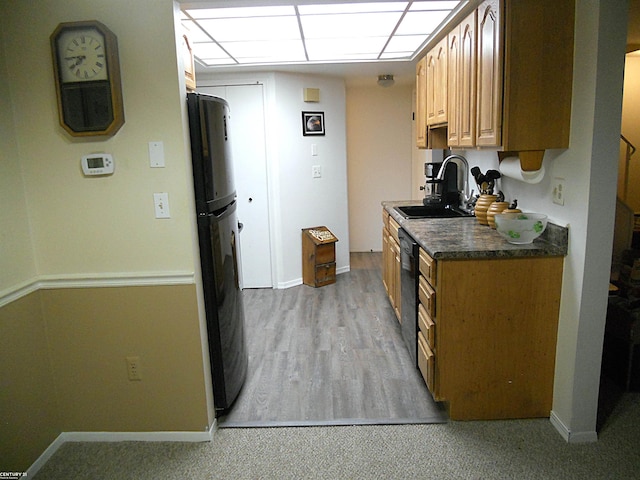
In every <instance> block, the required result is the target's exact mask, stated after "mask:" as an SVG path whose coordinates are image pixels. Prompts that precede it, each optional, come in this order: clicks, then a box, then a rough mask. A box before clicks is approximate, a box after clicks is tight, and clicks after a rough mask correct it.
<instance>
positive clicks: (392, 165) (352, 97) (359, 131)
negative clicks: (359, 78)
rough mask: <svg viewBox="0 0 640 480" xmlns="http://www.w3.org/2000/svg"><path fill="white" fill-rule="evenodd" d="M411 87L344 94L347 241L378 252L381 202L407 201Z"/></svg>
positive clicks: (356, 247)
mask: <svg viewBox="0 0 640 480" xmlns="http://www.w3.org/2000/svg"><path fill="white" fill-rule="evenodd" d="M412 97H413V85H394V86H392V87H389V88H382V87H379V86H377V85H376V86H374V87H355V88H353V87H351V88H348V89H347V138H348V139H349V141H348V142H347V158H348V169H349V176H348V178H349V234H350V237H349V242H350V249H351V251H352V252H368V251H370V250H374V251H380V250H381V249H382V236H381V235H380V229H381V228H382V227H381V223H380V209H381V208H382V207H381V206H380V202H382V201H384V200H394V199H395V200H408V199H410V198H411V156H412V150H413V144H412V143H411V139H412V133H411V132H412V130H413V123H412V121H411V102H412Z"/></svg>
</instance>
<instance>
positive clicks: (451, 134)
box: [447, 27, 460, 147]
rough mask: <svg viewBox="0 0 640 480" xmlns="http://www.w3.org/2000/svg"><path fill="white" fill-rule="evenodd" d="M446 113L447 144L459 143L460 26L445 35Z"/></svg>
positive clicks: (455, 145) (455, 144)
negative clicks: (446, 50) (446, 49)
mask: <svg viewBox="0 0 640 480" xmlns="http://www.w3.org/2000/svg"><path fill="white" fill-rule="evenodd" d="M447 42H448V43H447V48H448V50H449V51H448V52H447V70H448V72H447V75H448V83H447V97H448V105H447V113H448V117H449V119H448V141H447V143H448V145H449V146H452V147H457V146H458V145H460V132H459V127H460V121H459V112H460V84H459V80H460V27H456V28H454V29H453V30H452V31H451V33H449V35H448V36H447Z"/></svg>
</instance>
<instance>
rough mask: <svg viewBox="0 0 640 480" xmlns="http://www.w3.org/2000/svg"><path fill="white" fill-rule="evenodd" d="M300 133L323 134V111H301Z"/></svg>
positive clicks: (305, 134)
mask: <svg viewBox="0 0 640 480" xmlns="http://www.w3.org/2000/svg"><path fill="white" fill-rule="evenodd" d="M302 135H304V136H307V135H324V112H302Z"/></svg>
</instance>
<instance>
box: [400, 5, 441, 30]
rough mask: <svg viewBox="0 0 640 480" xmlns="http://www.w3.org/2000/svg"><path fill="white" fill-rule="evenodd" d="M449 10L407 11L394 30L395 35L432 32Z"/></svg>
mask: <svg viewBox="0 0 640 480" xmlns="http://www.w3.org/2000/svg"><path fill="white" fill-rule="evenodd" d="M449 13H450V11H449V10H434V11H426V12H409V13H407V14H406V15H405V16H404V18H403V19H402V22H401V23H400V25H399V26H398V29H397V30H396V32H395V34H396V35H417V34H425V33H426V34H429V33H431V32H433V31H434V30H435V29H436V28H437V27H438V25H440V24H441V23H442V22H443V20H444V19H445V18H447V15H449Z"/></svg>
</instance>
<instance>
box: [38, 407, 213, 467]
mask: <svg viewBox="0 0 640 480" xmlns="http://www.w3.org/2000/svg"><path fill="white" fill-rule="evenodd" d="M217 428H218V424H217V421H215V420H214V422H213V424H212V425H211V427H210V428H209V429H208V430H206V431H204V432H62V433H61V434H60V435H58V437H57V438H56V439H55V440H54V441H53V442H52V443H51V445H49V446H48V447H47V449H46V450H45V451H44V452H42V454H41V455H40V456H39V457H38V459H37V460H36V461H35V462H33V464H32V465H31V466H30V467H29V468H28V470H27V472H26V473H27V478H28V477H31V476H34V475H35V474H36V473H37V472H38V471H39V470H40V469H41V468H42V467H43V466H44V464H45V463H47V462H48V461H49V459H50V458H51V457H52V456H53V455H54V454H55V453H56V452H57V451H58V449H59V448H60V447H61V446H62V445H64V444H65V443H67V442H212V441H213V436H214V433H215V431H216V430H217Z"/></svg>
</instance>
